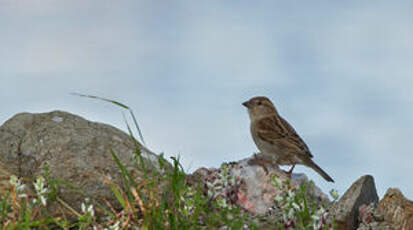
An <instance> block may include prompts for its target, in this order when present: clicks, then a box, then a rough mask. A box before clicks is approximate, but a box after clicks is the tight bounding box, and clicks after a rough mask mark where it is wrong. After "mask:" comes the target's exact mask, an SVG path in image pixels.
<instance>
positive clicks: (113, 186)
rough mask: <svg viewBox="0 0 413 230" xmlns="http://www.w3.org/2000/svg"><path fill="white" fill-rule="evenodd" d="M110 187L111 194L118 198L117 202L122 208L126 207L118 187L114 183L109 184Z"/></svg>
mask: <svg viewBox="0 0 413 230" xmlns="http://www.w3.org/2000/svg"><path fill="white" fill-rule="evenodd" d="M109 187H110V189H111V190H112V192H113V194H114V195H115V197H116V199H118V201H119V203H120V204H121V205H122V207H123V208H124V209H126V208H127V206H126V201H125V199H123V196H122V195H121V194H120V192H119V190H118V188H116V186H115V185H114V184H109Z"/></svg>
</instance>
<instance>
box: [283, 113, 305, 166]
mask: <svg viewBox="0 0 413 230" xmlns="http://www.w3.org/2000/svg"><path fill="white" fill-rule="evenodd" d="M279 118H280V121H281V123H282V125H283V126H284V127H285V128H286V129H287V130H288V134H289V135H288V138H289V139H290V141H291V142H293V143H294V144H295V146H297V147H298V148H299V149H301V150H302V151H303V152H304V153H306V154H308V155H309V156H310V157H311V158H312V157H313V154H311V151H310V149H309V148H308V146H307V145H306V144H305V142H304V141H303V139H301V137H300V136H298V134H297V132H296V131H295V129H294V128H293V127H292V126H291V125H290V124H289V123H288V122H287V121H286V120H285V119H284V118H282V117H281V116H280V117H279Z"/></svg>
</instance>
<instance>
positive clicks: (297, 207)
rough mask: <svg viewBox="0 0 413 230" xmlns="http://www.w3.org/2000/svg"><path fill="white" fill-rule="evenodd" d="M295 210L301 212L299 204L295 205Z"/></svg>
mask: <svg viewBox="0 0 413 230" xmlns="http://www.w3.org/2000/svg"><path fill="white" fill-rule="evenodd" d="M292 205H293V208H295V209H296V210H298V211H300V210H301V207H300V206H299V205H298V204H297V203H293V204H292Z"/></svg>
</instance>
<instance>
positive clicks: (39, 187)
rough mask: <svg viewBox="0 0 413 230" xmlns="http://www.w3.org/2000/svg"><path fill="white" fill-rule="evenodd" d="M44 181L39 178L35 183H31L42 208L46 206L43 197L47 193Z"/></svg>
mask: <svg viewBox="0 0 413 230" xmlns="http://www.w3.org/2000/svg"><path fill="white" fill-rule="evenodd" d="M45 181H46V180H45V179H44V178H43V177H42V176H39V177H37V179H36V182H35V183H33V185H34V189H35V191H36V194H37V196H38V197H39V199H40V202H41V203H42V204H43V206H46V198H45V197H44V195H45V194H47V192H48V190H47V188H46V183H45Z"/></svg>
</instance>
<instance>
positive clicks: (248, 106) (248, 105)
mask: <svg viewBox="0 0 413 230" xmlns="http://www.w3.org/2000/svg"><path fill="white" fill-rule="evenodd" d="M242 105H243V106H245V107H247V108H250V105H251V103H250V101H246V102H244V103H242Z"/></svg>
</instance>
